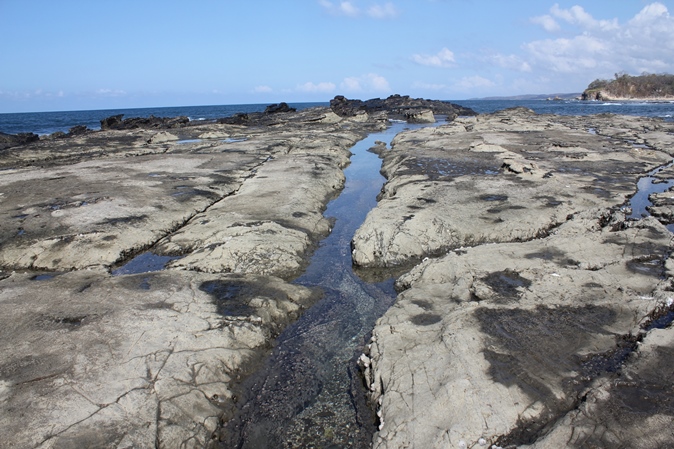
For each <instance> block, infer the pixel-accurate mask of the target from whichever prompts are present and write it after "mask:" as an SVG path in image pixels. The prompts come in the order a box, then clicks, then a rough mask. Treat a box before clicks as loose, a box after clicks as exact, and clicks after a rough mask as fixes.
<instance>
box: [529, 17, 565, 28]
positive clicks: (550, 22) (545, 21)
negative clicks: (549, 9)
mask: <svg viewBox="0 0 674 449" xmlns="http://www.w3.org/2000/svg"><path fill="white" fill-rule="evenodd" d="M529 20H530V21H531V22H532V23H535V24H537V25H540V26H542V27H543V29H544V30H545V31H548V32H550V33H553V32H555V31H559V30H561V29H562V27H560V26H559V24H558V23H557V21H556V20H555V19H554V18H553V17H552V16H549V15H547V14H546V15H544V16H538V17H532V18H531V19H529Z"/></svg>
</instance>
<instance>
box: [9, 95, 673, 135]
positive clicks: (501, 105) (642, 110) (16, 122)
mask: <svg viewBox="0 0 674 449" xmlns="http://www.w3.org/2000/svg"><path fill="white" fill-rule="evenodd" d="M452 102H453V103H456V104H459V105H461V106H465V107H469V108H472V109H473V110H474V111H475V112H478V113H481V114H482V113H489V112H495V111H499V110H502V109H506V108H511V107H515V106H523V107H526V108H529V109H533V110H534V111H535V112H538V113H540V114H560V115H591V114H602V113H614V114H624V115H637V116H645V117H660V118H662V119H664V120H667V121H674V102H662V103H645V102H603V101H578V100H563V101H546V100H456V101H454V100H452ZM328 105H329V103H327V102H322V103H289V106H291V107H294V108H297V109H298V110H301V109H306V108H309V107H314V106H328ZM267 106H268V104H239V105H236V104H235V105H219V106H181V107H166V108H142V109H99V110H91V111H64V112H22V113H5V114H0V132H3V133H7V134H17V133H27V132H32V133H35V134H51V133H53V132H56V131H63V132H68V130H69V129H70V128H72V127H73V126H77V125H84V126H86V127H88V128H89V129H94V130H96V129H100V127H101V120H102V119H104V118H107V117H110V116H113V115H118V114H124V118H133V117H149V116H150V115H154V116H155V117H178V116H187V117H189V118H190V120H191V121H205V120H214V119H217V118H222V117H230V116H232V115H234V114H237V113H251V112H263V111H264V110H265V108H266V107H267Z"/></svg>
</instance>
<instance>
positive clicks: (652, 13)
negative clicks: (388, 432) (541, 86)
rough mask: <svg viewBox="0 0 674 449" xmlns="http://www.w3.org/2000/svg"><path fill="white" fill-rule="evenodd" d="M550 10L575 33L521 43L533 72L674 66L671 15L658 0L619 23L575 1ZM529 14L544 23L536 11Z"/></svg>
mask: <svg viewBox="0 0 674 449" xmlns="http://www.w3.org/2000/svg"><path fill="white" fill-rule="evenodd" d="M550 14H551V16H549V17H550V19H552V20H555V18H556V19H558V20H559V23H558V25H559V24H562V25H563V24H567V25H568V24H570V25H573V26H576V27H578V28H580V30H578V29H576V31H577V32H576V33H575V35H574V34H573V32H572V30H566V34H567V37H564V38H558V39H544V40H537V41H532V42H528V43H525V44H524V45H523V46H522V49H523V50H524V52H525V55H523V57H522V60H523V61H524V60H526V62H527V63H528V64H529V66H530V68H531V69H534V70H536V72H539V73H546V72H547V73H557V74H560V75H561V74H574V75H576V76H577V77H578V78H579V79H580V78H581V77H582V79H588V80H591V79H595V78H597V77H610V76H611V75H613V74H614V73H616V72H621V71H626V72H627V73H632V74H640V73H641V72H644V71H645V72H651V73H659V72H663V71H665V72H671V71H674V18H672V16H670V14H669V11H668V9H667V7H666V6H665V5H663V4H662V3H659V2H653V3H650V4H648V5H646V6H645V7H643V8H642V9H641V11H640V12H639V13H637V14H636V15H635V16H634V17H633V18H632V19H631V20H629V21H627V22H626V23H624V24H621V23H619V22H618V20H617V19H611V20H603V19H601V20H598V19H595V18H594V17H592V16H591V15H590V14H588V13H587V12H586V11H585V10H584V9H583V8H582V7H580V6H573V7H571V8H569V9H562V8H560V7H559V5H557V4H556V5H554V6H553V7H552V8H551V9H550ZM553 16H554V18H553ZM542 17H545V16H542ZM531 20H532V22H534V23H538V24H541V25H543V27H544V28H545V26H546V25H545V24H544V19H542V18H541V17H538V18H533V19H531ZM555 23H557V22H556V21H555ZM548 28H549V31H552V30H553V28H554V27H553V26H551V25H550V24H548ZM494 62H496V63H498V62H497V61H494ZM503 62H507V61H503Z"/></svg>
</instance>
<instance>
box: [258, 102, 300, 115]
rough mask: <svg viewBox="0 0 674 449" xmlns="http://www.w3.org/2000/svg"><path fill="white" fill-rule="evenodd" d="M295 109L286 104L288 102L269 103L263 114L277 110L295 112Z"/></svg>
mask: <svg viewBox="0 0 674 449" xmlns="http://www.w3.org/2000/svg"><path fill="white" fill-rule="evenodd" d="M295 111H297V109H295V108H291V107H290V106H288V103H284V102H281V103H279V104H270V105H269V106H267V108H266V109H265V110H264V113H265V114H276V113H277V112H295Z"/></svg>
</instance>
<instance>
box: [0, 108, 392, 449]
mask: <svg viewBox="0 0 674 449" xmlns="http://www.w3.org/2000/svg"><path fill="white" fill-rule="evenodd" d="M266 115H268V116H273V117H274V118H273V122H272V121H271V119H269V120H270V121H268V122H266V124H265V125H261V124H260V123H257V124H256V126H254V127H253V126H240V125H231V124H217V123H210V124H203V125H192V126H179V127H176V128H174V127H170V126H169V127H167V126H164V125H161V126H159V128H157V129H155V128H154V127H153V125H150V126H149V127H148V126H145V125H143V126H145V127H143V126H140V127H137V126H135V122H134V123H132V122H127V123H126V125H125V124H124V122H121V121H120V122H119V123H118V125H114V126H110V128H116V127H119V128H120V129H106V130H102V131H97V132H94V131H90V132H86V133H81V134H76V135H75V134H74V135H72V136H70V137H69V138H67V139H44V140H36V141H33V142H29V143H28V144H25V145H23V146H18V147H13V148H8V149H5V150H4V151H3V152H2V153H1V157H0V167H2V176H0V217H1V219H0V268H1V269H2V271H0V308H1V310H2V313H0V354H1V355H0V407H1V410H0V427H1V428H2V429H3V447H12V448H14V447H15V448H71V447H72V448H75V447H77V448H79V447H100V448H104V447H105V448H122V447H161V448H178V447H180V448H202V447H206V446H209V445H210V446H216V445H217V440H216V439H213V438H214V437H213V435H214V431H215V430H216V428H217V427H218V425H219V424H220V422H221V420H222V419H228V418H229V417H231V414H232V412H233V410H234V407H235V397H234V393H233V391H234V390H233V388H234V386H235V385H236V384H237V383H238V382H239V380H240V379H241V378H242V377H243V376H245V375H246V374H247V373H248V372H249V371H250V370H251V369H252V368H254V366H255V364H256V363H259V360H260V359H261V357H263V356H264V355H265V354H267V353H268V351H269V349H270V344H271V341H273V339H274V338H275V336H276V335H277V334H278V333H279V332H280V331H281V330H282V329H283V328H284V327H285V326H286V325H287V324H288V323H290V322H292V321H294V320H295V319H296V318H297V317H298V316H299V314H300V313H302V311H303V310H304V309H305V308H307V307H308V306H310V305H311V304H312V303H313V302H314V301H315V299H316V294H317V292H314V291H312V290H310V289H308V288H305V287H300V286H295V285H292V284H290V283H289V282H288V281H289V280H291V279H292V278H293V277H295V276H296V275H297V274H298V273H299V272H301V270H302V269H303V267H304V265H305V264H306V263H307V258H308V256H309V255H310V254H311V252H312V249H313V248H314V246H315V245H316V244H317V242H318V241H319V240H320V239H321V238H322V237H324V236H325V235H327V233H328V232H329V230H330V222H329V221H328V219H326V218H325V217H323V215H322V212H323V210H324V208H325V206H326V204H327V202H328V201H329V200H330V199H331V198H333V197H334V196H335V195H337V194H339V192H340V190H341V189H342V187H343V184H344V175H343V172H342V169H343V168H344V167H345V166H346V165H347V164H348V163H349V156H350V152H349V148H350V147H351V146H352V145H353V144H354V143H355V142H356V141H358V140H360V139H361V138H363V137H364V136H365V135H366V134H368V133H370V132H372V131H375V130H381V129H382V128H384V127H386V126H387V123H386V116H385V115H384V116H377V117H375V116H370V115H366V116H365V117H359V118H358V119H350V118H341V117H338V116H337V115H336V114H334V113H332V112H331V111H330V110H329V109H327V108H317V109H311V110H305V111H301V112H294V111H292V110H289V109H285V108H280V109H279V110H278V111H275V112H270V113H268V114H266ZM120 119H121V118H120ZM265 120H267V119H266V118H265ZM178 122H180V120H178ZM116 123H117V122H116ZM127 125H128V126H127ZM139 255H140V256H142V257H145V256H148V257H150V258H152V257H155V256H161V257H166V258H167V259H165V260H168V258H169V256H170V257H171V261H170V264H169V266H168V267H167V269H166V270H163V271H160V272H151V273H141V274H132V275H121V276H113V275H111V271H113V270H114V269H116V268H119V267H120V266H121V265H123V264H125V263H127V262H128V261H129V260H131V259H132V258H134V257H136V256H139Z"/></svg>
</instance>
